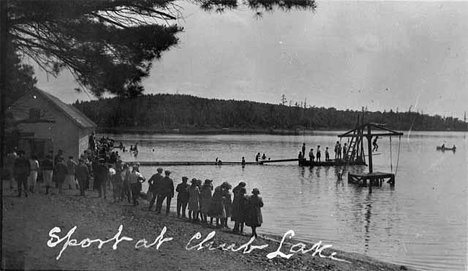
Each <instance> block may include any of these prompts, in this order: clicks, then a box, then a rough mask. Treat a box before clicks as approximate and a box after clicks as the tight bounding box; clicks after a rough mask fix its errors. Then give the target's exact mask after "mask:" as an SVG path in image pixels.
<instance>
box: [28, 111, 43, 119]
mask: <svg viewBox="0 0 468 271" xmlns="http://www.w3.org/2000/svg"><path fill="white" fill-rule="evenodd" d="M40 118H41V109H39V108H30V109H29V120H30V121H34V122H36V121H39V119H40Z"/></svg>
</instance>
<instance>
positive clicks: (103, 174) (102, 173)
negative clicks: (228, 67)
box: [95, 158, 109, 199]
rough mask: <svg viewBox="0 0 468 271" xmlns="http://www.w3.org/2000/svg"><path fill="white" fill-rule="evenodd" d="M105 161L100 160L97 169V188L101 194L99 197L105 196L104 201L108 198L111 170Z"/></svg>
mask: <svg viewBox="0 0 468 271" xmlns="http://www.w3.org/2000/svg"><path fill="white" fill-rule="evenodd" d="M104 161H105V160H104V159H103V158H101V159H99V164H98V165H97V168H96V180H95V182H96V188H97V190H98V193H99V197H102V194H104V199H105V198H106V182H107V175H108V174H109V169H108V168H107V167H106V165H105V164H104Z"/></svg>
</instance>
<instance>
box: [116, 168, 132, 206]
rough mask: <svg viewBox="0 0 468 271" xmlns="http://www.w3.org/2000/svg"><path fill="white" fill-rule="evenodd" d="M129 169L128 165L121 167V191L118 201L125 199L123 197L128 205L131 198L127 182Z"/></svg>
mask: <svg viewBox="0 0 468 271" xmlns="http://www.w3.org/2000/svg"><path fill="white" fill-rule="evenodd" d="M130 173H131V172H130V167H129V166H128V164H124V165H123V170H122V173H121V175H120V176H121V178H122V191H121V193H120V199H119V200H120V201H122V200H124V199H125V196H126V197H127V199H128V203H130V202H131V200H130V197H131V194H132V192H131V189H130V182H129V177H130Z"/></svg>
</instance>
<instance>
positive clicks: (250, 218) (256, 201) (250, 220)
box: [245, 188, 263, 238]
mask: <svg viewBox="0 0 468 271" xmlns="http://www.w3.org/2000/svg"><path fill="white" fill-rule="evenodd" d="M259 195H260V190H258V188H254V189H253V190H252V196H250V197H249V200H248V209H247V218H246V221H245V225H247V226H250V227H251V228H252V237H255V238H257V228H258V227H260V226H262V223H263V217H262V210H261V208H262V207H263V199H262V198H261V197H260V196H259Z"/></svg>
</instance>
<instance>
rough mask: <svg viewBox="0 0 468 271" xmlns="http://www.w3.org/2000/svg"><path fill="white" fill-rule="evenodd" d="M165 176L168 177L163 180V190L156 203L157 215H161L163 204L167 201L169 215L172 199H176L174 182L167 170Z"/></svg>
mask: <svg viewBox="0 0 468 271" xmlns="http://www.w3.org/2000/svg"><path fill="white" fill-rule="evenodd" d="M164 174H165V175H166V176H164V178H163V179H162V180H161V189H160V191H159V195H158V201H157V203H156V214H161V209H162V203H163V201H164V199H166V215H169V210H170V208H171V199H172V198H173V197H174V181H172V179H171V178H170V177H169V176H170V175H171V172H170V171H169V170H166V171H165V172H164Z"/></svg>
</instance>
